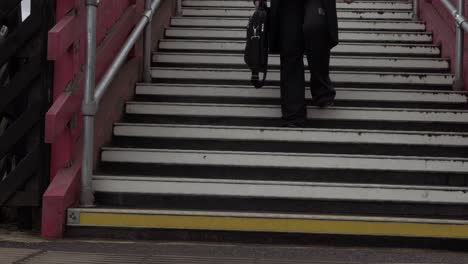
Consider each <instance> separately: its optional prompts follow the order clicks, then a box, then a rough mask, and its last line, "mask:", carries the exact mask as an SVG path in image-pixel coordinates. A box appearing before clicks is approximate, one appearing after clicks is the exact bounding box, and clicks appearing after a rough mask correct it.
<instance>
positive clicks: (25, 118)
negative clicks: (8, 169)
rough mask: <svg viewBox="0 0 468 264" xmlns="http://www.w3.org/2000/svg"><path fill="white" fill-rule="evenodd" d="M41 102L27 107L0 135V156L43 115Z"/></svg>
mask: <svg viewBox="0 0 468 264" xmlns="http://www.w3.org/2000/svg"><path fill="white" fill-rule="evenodd" d="M41 109H42V107H41V103H36V104H34V105H32V106H30V107H29V108H28V109H26V110H25V111H24V112H23V114H21V116H20V117H19V118H18V119H17V120H16V121H15V122H14V123H13V124H12V125H11V126H10V127H9V128H8V129H7V130H6V131H5V132H4V133H3V134H2V135H1V136H0V158H1V157H3V156H5V155H6V153H8V151H10V149H11V148H12V147H13V146H14V145H15V144H16V143H17V142H18V141H19V140H20V139H21V138H22V137H23V136H24V135H25V134H26V133H27V132H28V131H29V129H31V127H33V126H34V125H35V124H36V123H37V122H38V121H39V120H40V118H41V117H42V111H41Z"/></svg>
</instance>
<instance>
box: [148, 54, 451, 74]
mask: <svg viewBox="0 0 468 264" xmlns="http://www.w3.org/2000/svg"><path fill="white" fill-rule="evenodd" d="M153 61H154V62H155V63H162V64H176V65H194V66H204V65H207V66H212V65H219V66H223V67H231V68H232V67H236V68H245V67H246V65H245V62H244V57H243V56H242V55H232V54H231V55H229V54H190V53H186V54H177V53H175V54H174V53H172V54H170V53H166V54H165V53H158V54H156V55H155V56H153ZM268 64H269V66H270V68H279V67H280V58H279V56H270V58H269V61H268ZM304 65H306V66H307V65H308V63H307V60H306V59H304ZM330 67H331V69H332V70H354V71H366V70H367V71H369V70H370V71H390V72H392V71H393V72H401V71H406V72H447V71H448V70H449V63H448V61H446V60H442V59H419V60H418V59H404V58H373V59H371V58H369V59H366V58H344V57H332V58H331V60H330Z"/></svg>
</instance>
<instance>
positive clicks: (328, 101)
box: [312, 94, 335, 108]
mask: <svg viewBox="0 0 468 264" xmlns="http://www.w3.org/2000/svg"><path fill="white" fill-rule="evenodd" d="M334 103H335V95H334V94H331V95H322V96H319V97H316V98H313V99H312V105H314V106H318V107H320V108H325V107H329V106H333V104H334Z"/></svg>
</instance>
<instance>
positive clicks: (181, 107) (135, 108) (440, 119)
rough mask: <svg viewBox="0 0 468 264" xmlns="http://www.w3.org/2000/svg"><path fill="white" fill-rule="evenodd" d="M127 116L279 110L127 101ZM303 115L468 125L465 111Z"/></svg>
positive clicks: (275, 110) (344, 110)
mask: <svg viewBox="0 0 468 264" xmlns="http://www.w3.org/2000/svg"><path fill="white" fill-rule="evenodd" d="M126 113H127V114H146V115H148V114H149V115H183V116H205V117H240V118H280V117H281V109H280V106H276V105H241V104H235V105H234V104H233V105H230V104H195V103H193V104H191V103H152V102H128V103H127V105H126ZM307 116H308V118H309V119H315V120H365V121H394V122H434V123H459V124H467V123H468V111H466V110H435V109H403V108H402V109H397V108H357V107H330V108H325V109H320V108H315V107H308V108H307Z"/></svg>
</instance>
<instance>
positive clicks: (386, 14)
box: [182, 7, 413, 20]
mask: <svg viewBox="0 0 468 264" xmlns="http://www.w3.org/2000/svg"><path fill="white" fill-rule="evenodd" d="M253 11H254V9H253V8H214V7H212V8H210V7H202V8H194V7H185V8H182V16H219V17H250V16H251V15H252V13H253ZM337 15H338V19H401V20H409V19H412V18H413V12H411V11H393V10H392V11H388V10H387V11H385V10H384V11H378V10H377V11H376V10H352V9H349V10H338V11H337Z"/></svg>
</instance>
